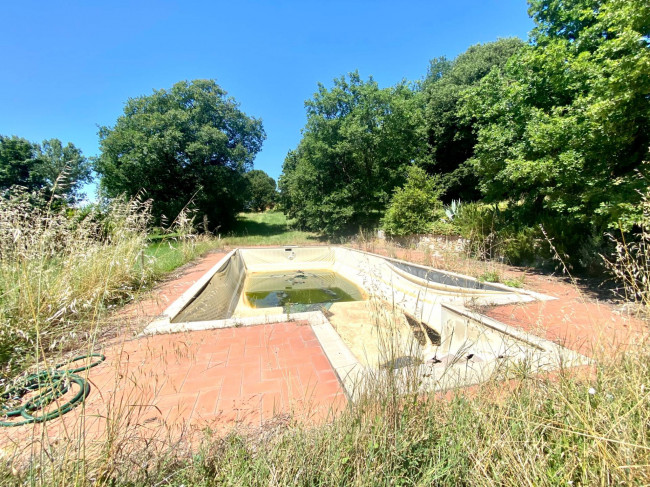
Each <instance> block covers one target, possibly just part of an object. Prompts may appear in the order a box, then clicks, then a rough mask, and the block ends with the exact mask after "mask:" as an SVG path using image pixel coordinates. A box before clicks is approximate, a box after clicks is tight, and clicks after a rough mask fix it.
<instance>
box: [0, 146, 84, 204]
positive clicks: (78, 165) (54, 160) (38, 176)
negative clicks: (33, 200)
mask: <svg viewBox="0 0 650 487" xmlns="http://www.w3.org/2000/svg"><path fill="white" fill-rule="evenodd" d="M90 179H91V167H90V163H89V161H88V159H86V157H84V155H83V154H82V153H81V150H79V149H78V148H76V147H75V146H74V144H72V143H68V144H67V145H65V146H64V145H63V144H62V143H61V141H60V140H59V139H49V140H45V141H43V143H42V144H36V143H32V142H29V141H28V140H26V139H23V138H19V137H5V136H1V135H0V189H7V188H9V187H11V186H14V185H17V186H23V187H25V188H27V189H28V190H29V191H38V190H45V191H52V190H53V189H56V193H57V194H58V195H61V196H63V197H64V198H65V199H66V200H67V201H68V202H69V203H73V202H74V201H75V200H76V199H77V198H78V197H79V196H80V193H79V191H80V189H81V186H82V185H83V184H84V183H87V182H89V181H90Z"/></svg>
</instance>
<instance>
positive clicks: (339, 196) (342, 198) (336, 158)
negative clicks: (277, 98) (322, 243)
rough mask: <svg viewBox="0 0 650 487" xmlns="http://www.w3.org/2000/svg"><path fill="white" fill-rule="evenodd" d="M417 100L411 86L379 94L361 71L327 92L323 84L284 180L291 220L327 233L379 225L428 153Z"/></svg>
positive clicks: (289, 157)
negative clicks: (406, 174)
mask: <svg viewBox="0 0 650 487" xmlns="http://www.w3.org/2000/svg"><path fill="white" fill-rule="evenodd" d="M418 95H419V93H417V92H415V91H413V90H412V89H411V88H410V87H409V86H408V85H406V84H405V83H400V84H398V85H397V86H395V87H392V88H384V89H380V88H379V86H378V85H377V83H376V82H375V81H374V80H373V79H372V78H369V79H368V81H363V80H362V79H361V78H360V76H359V73H357V72H354V73H351V74H350V75H348V77H347V79H346V77H341V78H339V79H335V80H334V86H333V87H332V88H331V89H329V90H328V89H327V88H326V87H325V86H323V85H322V84H319V86H318V92H317V93H315V94H314V97H313V98H312V99H311V100H308V101H307V102H306V103H305V105H306V107H307V125H306V127H305V128H304V130H303V137H302V140H301V141H300V144H299V145H298V147H297V148H296V149H295V150H294V151H291V152H290V153H289V154H288V155H287V157H286V159H285V161H284V165H283V170H282V175H281V176H280V180H279V186H280V191H281V195H282V196H281V200H282V204H283V207H284V209H285V211H286V212H287V213H288V215H289V216H290V217H292V218H295V219H296V221H297V222H298V223H299V224H300V225H302V226H303V227H305V228H308V229H311V230H316V231H324V232H326V233H329V234H332V233H336V232H341V231H347V230H354V229H356V228H358V227H359V226H363V227H369V226H373V225H376V224H377V223H378V222H379V219H380V218H381V216H382V214H383V212H384V210H385V208H386V205H387V204H388V202H389V200H390V195H391V192H392V190H393V188H395V187H396V186H399V185H401V184H402V183H403V181H404V172H405V171H404V169H405V168H406V167H407V166H408V165H410V164H411V163H412V161H414V160H415V159H416V158H417V157H418V156H419V155H420V154H422V153H424V150H425V140H424V139H423V138H422V137H421V136H420V134H419V130H418V128H419V126H420V124H421V119H422V117H421V112H422V110H421V106H420V97H419V96H418Z"/></svg>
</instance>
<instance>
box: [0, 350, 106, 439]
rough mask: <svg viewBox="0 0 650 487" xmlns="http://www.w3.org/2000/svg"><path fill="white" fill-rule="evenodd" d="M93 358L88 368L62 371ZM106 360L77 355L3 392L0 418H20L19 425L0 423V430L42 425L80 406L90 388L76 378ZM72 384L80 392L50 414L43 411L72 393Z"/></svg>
mask: <svg viewBox="0 0 650 487" xmlns="http://www.w3.org/2000/svg"><path fill="white" fill-rule="evenodd" d="M88 358H96V359H97V360H95V361H94V362H91V363H90V364H88V365H84V366H80V367H73V368H67V369H63V367H65V366H66V365H71V364H74V363H75V362H78V361H80V360H84V359H88ZM104 360H106V357H105V356H104V355H102V354H100V353H91V354H88V355H80V356H78V357H75V358H73V359H72V360H69V361H67V362H64V363H61V364H58V365H56V366H55V367H54V369H50V370H44V371H42V372H39V373H38V374H30V375H28V376H27V377H25V378H24V379H22V380H21V381H20V382H19V383H17V384H15V385H14V386H13V387H11V388H10V389H9V390H7V391H6V392H4V393H2V394H0V416H4V417H6V418H18V417H22V418H23V419H22V420H20V421H0V426H7V427H10V426H22V425H24V424H29V423H42V422H44V421H49V420H50V419H54V418H58V417H59V416H63V415H64V414H65V413H67V412H69V411H71V410H72V409H73V408H74V407H75V406H77V405H78V404H79V403H81V402H83V401H84V399H85V398H86V396H88V394H89V393H90V384H88V381H87V380H85V379H84V378H82V377H79V376H78V375H76V373H77V372H82V371H84V370H88V369H90V368H92V367H95V366H97V365H99V364H100V363H102V362H103V361H104ZM73 384H75V385H76V387H77V388H78V389H79V390H78V391H77V392H76V393H75V394H74V395H73V396H72V398H70V399H68V400H67V401H66V402H65V403H63V404H61V405H59V404H57V407H56V408H55V409H53V410H51V411H49V412H45V411H46V409H47V408H48V407H49V406H50V405H52V404H54V403H55V402H56V401H57V400H58V399H59V398H60V397H62V396H64V395H65V394H67V393H68V391H70V390H72V387H73Z"/></svg>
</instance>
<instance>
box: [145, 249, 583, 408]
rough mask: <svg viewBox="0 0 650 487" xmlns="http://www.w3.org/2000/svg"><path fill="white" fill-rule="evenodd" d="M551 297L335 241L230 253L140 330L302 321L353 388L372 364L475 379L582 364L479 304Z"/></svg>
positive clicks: (432, 384)
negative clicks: (524, 367)
mask: <svg viewBox="0 0 650 487" xmlns="http://www.w3.org/2000/svg"><path fill="white" fill-rule="evenodd" d="M548 299H553V298H551V297H549V296H544V295H542V294H538V293H535V292H531V291H528V290H521V289H513V288H508V287H506V286H503V285H500V284H493V283H490V284H487V283H483V282H479V281H477V280H476V279H473V278H471V277H469V276H463V275H459V274H455V273H451V272H445V271H441V270H437V269H433V268H430V267H425V266H420V265H417V264H413V263H409V262H404V261H400V260H397V259H391V258H387V257H383V256H379V255H375V254H371V253H367V252H362V251H358V250H354V249H350V248H345V247H338V246H315V247H293V246H291V247H278V248H242V249H236V250H233V251H231V252H229V253H228V254H227V255H226V256H225V257H224V258H223V259H222V260H221V261H220V262H218V263H217V264H216V265H215V266H214V267H213V268H212V269H210V270H209V271H208V272H207V273H206V274H205V275H204V276H203V277H202V278H201V279H199V281H198V282H197V283H196V284H195V285H194V286H192V287H191V288H190V289H189V290H188V291H187V292H186V293H185V294H183V295H182V296H181V297H180V298H179V299H178V300H176V301H175V302H174V303H172V305H170V306H169V307H168V308H167V309H166V310H165V311H164V313H163V315H162V316H161V317H160V318H159V319H157V320H155V321H154V322H152V323H151V324H150V325H149V326H148V327H147V328H146V329H145V333H168V332H176V331H192V330H205V329H211V328H223V327H231V326H254V325H259V324H265V323H274V322H282V321H287V320H300V321H306V322H308V323H309V324H310V325H311V327H312V329H313V330H314V333H315V335H316V336H317V338H318V339H319V341H320V343H321V346H322V347H323V350H324V351H325V354H326V355H327V357H328V359H329V360H330V363H331V364H332V366H333V368H334V369H335V371H336V372H337V374H338V376H339V379H340V380H341V382H342V385H343V386H344V388H345V390H346V392H347V393H348V395H349V396H350V397H353V396H354V395H355V394H354V389H359V388H360V384H361V383H362V382H363V378H364V376H366V375H367V374H368V372H370V371H377V370H384V369H386V368H390V369H404V368H408V369H409V370H412V369H413V368H414V367H415V368H417V370H418V371H419V372H422V377H423V378H425V379H423V380H422V385H421V387H422V389H426V390H444V389H448V388H451V387H459V386H464V385H469V384H475V383H478V382H481V381H484V380H486V379H488V378H489V377H492V376H494V374H496V373H500V374H502V373H503V371H504V370H506V371H507V369H508V367H510V366H514V365H517V364H521V363H525V364H528V366H531V367H533V368H534V369H535V370H540V371H541V370H552V369H555V368H557V367H559V366H560V364H563V365H578V364H582V363H585V360H586V359H585V358H584V357H582V356H581V355H579V354H577V353H575V352H573V351H570V350H568V349H565V348H564V347H561V346H559V345H557V344H555V343H553V342H550V341H548V340H545V339H542V338H539V337H536V336H534V335H530V334H527V333H524V332H522V331H521V330H518V329H516V328H513V327H510V326H507V325H505V324H503V323H500V322H498V321H496V320H493V319H490V318H488V317H486V316H484V315H482V314H480V313H477V312H476V311H473V309H475V307H476V306H481V305H490V304H506V303H516V302H527V301H532V300H548Z"/></svg>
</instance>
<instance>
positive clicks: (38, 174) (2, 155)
mask: <svg viewBox="0 0 650 487" xmlns="http://www.w3.org/2000/svg"><path fill="white" fill-rule="evenodd" d="M41 166H42V161H41V160H40V159H39V158H38V155H37V153H36V150H35V147H34V144H32V143H31V142H30V141H28V140H26V139H23V138H20V137H15V136H14V137H6V136H4V135H0V190H4V189H8V188H10V187H11V186H14V185H17V186H23V187H26V188H27V189H29V190H30V191H34V190H39V189H42V188H44V187H45V186H46V181H45V177H44V176H43V173H42V171H41Z"/></svg>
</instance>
